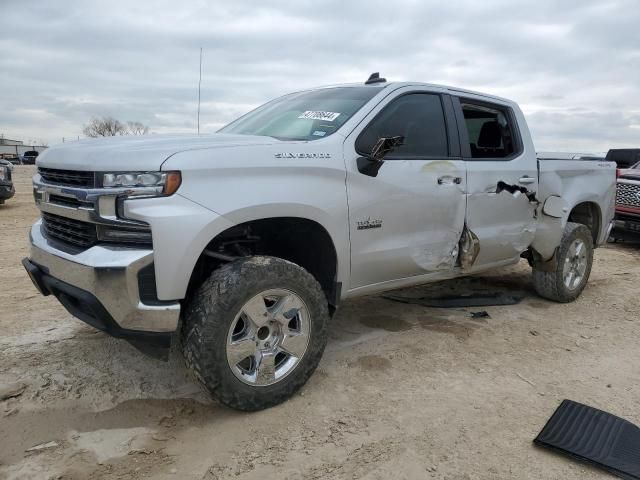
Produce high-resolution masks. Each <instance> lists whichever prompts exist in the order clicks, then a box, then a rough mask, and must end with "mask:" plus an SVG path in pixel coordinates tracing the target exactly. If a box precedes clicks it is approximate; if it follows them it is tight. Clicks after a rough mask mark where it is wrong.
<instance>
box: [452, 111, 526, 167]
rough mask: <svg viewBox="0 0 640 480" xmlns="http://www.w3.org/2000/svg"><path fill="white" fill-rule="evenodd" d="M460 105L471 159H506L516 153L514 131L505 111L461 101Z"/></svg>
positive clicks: (509, 117)
mask: <svg viewBox="0 0 640 480" xmlns="http://www.w3.org/2000/svg"><path fill="white" fill-rule="evenodd" d="M460 105H461V107H462V113H463V115H464V123H465V125H466V127H467V135H468V138H469V149H470V150H471V158H507V157H511V156H512V155H514V154H515V153H516V150H517V144H516V139H515V136H514V132H515V130H514V128H513V124H512V121H511V116H510V115H509V112H508V111H507V109H504V108H502V107H499V106H497V105H496V106H495V107H494V106H492V105H491V106H490V105H486V104H475V103H472V102H467V101H466V100H461V101H460Z"/></svg>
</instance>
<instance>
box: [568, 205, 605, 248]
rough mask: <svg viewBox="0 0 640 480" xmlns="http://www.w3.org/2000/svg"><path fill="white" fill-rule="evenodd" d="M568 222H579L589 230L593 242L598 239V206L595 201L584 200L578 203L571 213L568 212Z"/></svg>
mask: <svg viewBox="0 0 640 480" xmlns="http://www.w3.org/2000/svg"><path fill="white" fill-rule="evenodd" d="M568 220H569V221H570V222H575V223H581V224H583V225H586V227H587V228H588V229H589V230H591V236H592V237H593V244H594V245H595V244H596V242H597V241H598V235H599V233H600V221H601V220H600V208H599V207H598V205H597V204H596V203H593V202H584V203H579V204H578V205H576V206H575V207H573V210H571V213H570V214H569V219H568Z"/></svg>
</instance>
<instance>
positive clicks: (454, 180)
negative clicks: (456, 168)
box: [438, 175, 462, 185]
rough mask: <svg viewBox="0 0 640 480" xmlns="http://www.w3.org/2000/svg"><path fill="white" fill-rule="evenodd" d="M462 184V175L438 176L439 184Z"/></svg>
mask: <svg viewBox="0 0 640 480" xmlns="http://www.w3.org/2000/svg"><path fill="white" fill-rule="evenodd" d="M454 183H455V184H456V185H460V184H461V183H462V177H452V176H450V175H445V176H443V177H439V178H438V185H453V184H454Z"/></svg>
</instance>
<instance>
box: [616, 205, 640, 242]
mask: <svg viewBox="0 0 640 480" xmlns="http://www.w3.org/2000/svg"><path fill="white" fill-rule="evenodd" d="M613 224H614V228H613V230H614V236H615V233H616V232H625V233H628V234H632V235H640V210H639V209H631V208H616V216H615V219H614V221H613Z"/></svg>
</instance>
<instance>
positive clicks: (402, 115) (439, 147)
mask: <svg viewBox="0 0 640 480" xmlns="http://www.w3.org/2000/svg"><path fill="white" fill-rule="evenodd" d="M396 136H402V137H404V143H403V145H401V146H399V147H397V148H396V149H395V151H393V152H392V153H390V154H388V155H387V156H386V157H385V160H393V159H412V158H413V159H419V158H433V157H436V158H443V157H448V156H449V147H448V142H447V129H446V126H445V118H444V111H443V108H442V101H441V99H440V96H439V95H436V94H427V93H412V94H408V95H403V96H401V97H398V98H397V99H395V100H393V101H392V102H391V103H389V105H387V106H386V107H385V108H384V109H383V110H382V111H381V112H380V113H379V114H378V115H377V116H376V117H375V118H374V119H373V120H372V121H371V123H370V124H369V125H367V127H366V128H365V129H364V130H363V131H362V133H361V134H360V136H359V137H358V139H357V140H356V150H357V151H358V153H360V154H361V155H366V154H368V153H370V152H371V150H372V148H373V146H374V145H375V143H376V142H377V141H378V139H380V138H382V137H396Z"/></svg>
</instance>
